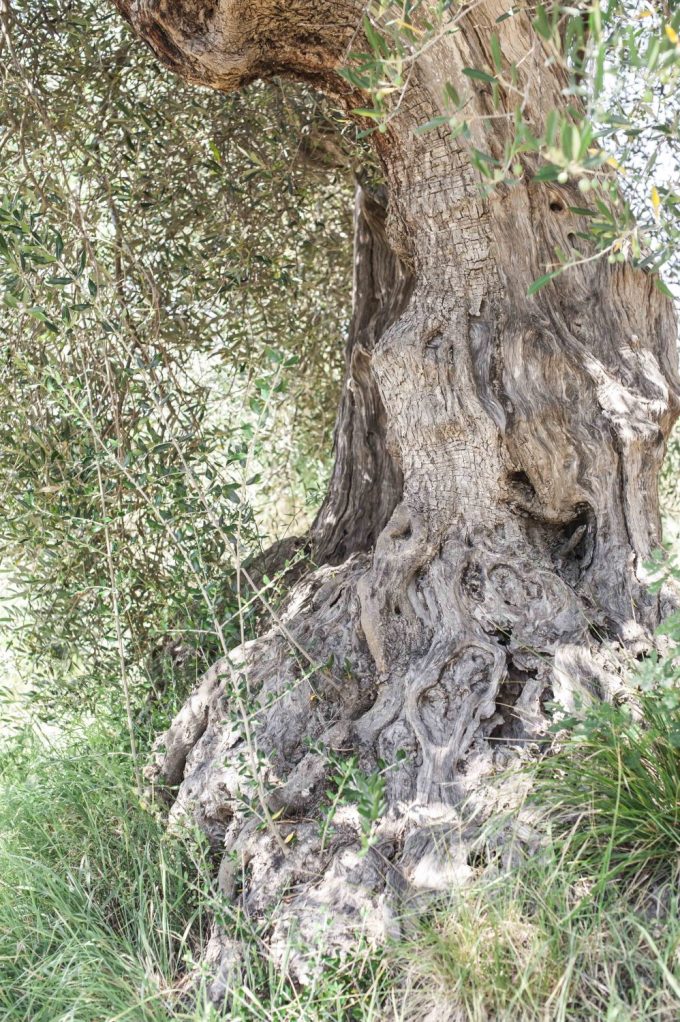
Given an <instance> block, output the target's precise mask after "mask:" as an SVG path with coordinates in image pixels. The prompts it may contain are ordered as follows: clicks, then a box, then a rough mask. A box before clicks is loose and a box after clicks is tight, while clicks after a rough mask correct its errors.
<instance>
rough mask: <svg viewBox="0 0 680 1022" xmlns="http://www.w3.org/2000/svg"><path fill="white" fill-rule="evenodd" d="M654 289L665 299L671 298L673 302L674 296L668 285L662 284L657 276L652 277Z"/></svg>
mask: <svg viewBox="0 0 680 1022" xmlns="http://www.w3.org/2000/svg"><path fill="white" fill-rule="evenodd" d="M654 287H655V288H656V289H657V291H660V292H661V294H662V295H665V296H666V298H672V299H673V300H675V295H674V294H673V292H672V291H671V289H670V288H669V287H668V285H667V284H664V282H663V281H662V279H661V277H659V276H655V277H654Z"/></svg>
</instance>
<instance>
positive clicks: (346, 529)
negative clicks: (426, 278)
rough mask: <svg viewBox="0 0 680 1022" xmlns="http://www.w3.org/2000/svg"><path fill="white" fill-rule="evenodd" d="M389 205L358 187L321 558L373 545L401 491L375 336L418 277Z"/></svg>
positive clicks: (315, 542)
mask: <svg viewBox="0 0 680 1022" xmlns="http://www.w3.org/2000/svg"><path fill="white" fill-rule="evenodd" d="M386 205H387V197H386V193H385V189H384V188H373V189H368V188H364V187H362V186H358V187H357V193H356V203H355V213H354V288H353V301H352V309H353V314H352V321H351V323H350V329H349V336H348V340H347V350H346V366H347V369H346V376H345V382H344V387H343V392H342V398H341V401H340V408H339V410H338V418H337V422H336V427H335V438H334V456H335V463H334V467H333V473H332V475H331V480H330V484H329V487H328V493H327V494H326V498H325V500H324V502H323V504H322V506H321V508H320V509H319V513H318V515H317V516H316V520H315V522H314V524H313V526H312V535H311V539H312V555H313V559H314V561H315V562H316V563H317V564H340V563H341V562H342V561H344V560H345V559H346V558H347V557H348V556H349V555H350V554H353V553H358V552H360V551H366V550H369V549H370V548H371V547H372V546H373V544H374V543H375V541H376V539H377V538H378V535H379V534H380V532H381V531H382V529H383V528H384V526H385V525H386V524H387V521H388V520H389V518H390V515H391V514H392V512H393V511H394V508H395V507H396V505H397V503H398V501H399V500H400V499H401V494H402V488H403V480H402V475H401V469H400V467H399V464H398V451H396V450H394V455H396V457H395V456H393V451H392V450H391V448H390V445H389V444H388V438H387V419H386V416H385V409H384V406H383V403H382V399H381V397H380V392H379V390H378V384H377V381H376V380H375V378H374V376H373V373H372V369H371V358H372V354H373V350H374V348H375V345H376V342H377V341H379V339H380V338H381V337H382V335H383V334H384V333H385V330H386V329H387V328H388V327H389V326H391V325H392V324H393V323H394V322H395V320H396V319H398V317H399V316H400V315H401V313H402V312H403V310H404V307H405V305H406V302H407V301H408V297H409V293H410V291H411V288H412V284H413V282H412V278H411V275H410V273H409V272H408V270H407V269H406V267H405V266H404V265H403V264H402V263H401V262H400V260H399V259H398V258H397V257H396V256H395V255H394V253H393V252H392V249H391V248H390V247H389V245H388V244H387V239H386V237H385V221H386V215H387V208H386Z"/></svg>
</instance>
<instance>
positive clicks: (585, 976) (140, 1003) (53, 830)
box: [0, 696, 680, 1022]
mask: <svg viewBox="0 0 680 1022" xmlns="http://www.w3.org/2000/svg"><path fill="white" fill-rule="evenodd" d="M657 704H658V700H657V698H656V696H655V697H654V698H652V697H645V696H643V697H642V705H641V712H642V720H641V721H640V722H638V723H636V722H635V721H634V720H633V719H632V718H631V716H630V715H629V714H628V712H627V711H623V710H620V711H613V710H611V709H607V710H605V711H597V713H596V716H595V717H594V718H592V719H590V720H589V721H588V723H587V725H585V726H584V725H580V726H578V727H575V729H574V730H573V732H572V735H571V737H570V738H569V740H568V741H567V742H566V745H565V746H564V748H563V749H562V751H561V752H560V753H558V755H557V756H556V757H555V758H554V759H553V760H551V761H550V765H549V767H546V768H545V772H544V774H543V775H542V776H541V777H539V779H538V786H537V790H538V796H537V798H538V803H537V811H538V812H539V813H540V814H542V816H543V819H544V827H543V829H544V830H545V831H546V833H547V832H548V830H549V829H551V830H552V837H551V840H550V841H548V842H546V843H545V845H544V847H543V850H542V851H541V852H540V854H538V855H533V856H532V857H531V858H530V859H528V860H527V861H525V862H523V863H520V864H519V865H518V866H517V867H516V868H514V869H513V870H512V871H510V872H508V871H507V870H500V869H494V868H493V863H488V862H487V865H486V867H485V868H484V869H482V868H480V879H479V880H478V881H477V883H475V884H473V885H471V886H470V887H469V888H468V889H466V890H465V891H464V892H459V893H458V894H456V895H455V896H453V897H452V899H451V900H450V901H449V902H448V903H446V904H440V905H439V906H437V907H436V908H435V909H434V910H433V911H431V912H430V913H429V914H428V915H427V916H426V917H425V918H420V919H418V920H415V921H414V925H413V927H412V932H411V933H410V934H409V938H408V940H407V941H405V942H404V943H402V944H401V945H398V946H392V947H388V948H386V949H384V950H382V951H380V952H371V951H370V950H369V949H366V948H363V949H357V953H356V957H355V959H353V960H352V961H350V962H344V963H339V962H333V961H323V960H322V961H320V963H319V964H320V966H321V968H320V969H319V970H318V979H317V981H316V983H315V984H314V985H313V987H311V988H308V989H305V990H296V989H295V988H294V987H293V986H292V985H291V984H290V983H288V982H287V981H286V980H285V978H281V976H280V975H278V974H277V972H276V971H275V970H274V969H273V968H272V967H271V966H270V965H269V964H268V963H267V962H266V960H262V958H261V956H260V954H259V952H258V948H259V946H260V942H259V941H258V934H257V933H253V932H248V931H247V930H245V929H244V926H243V924H242V922H239V921H238V920H236V919H231V920H227V925H228V926H232V927H233V928H234V932H235V933H236V934H238V935H239V936H241V937H242V938H244V939H245V944H246V947H247V948H248V949H249V953H248V956H247V958H246V962H245V966H244V972H243V975H242V977H241V980H240V982H239V984H238V985H237V986H236V987H235V989H234V996H233V1001H232V1006H231V1009H230V1013H229V1015H228V1017H229V1018H231V1019H244V1020H246V1019H248V1020H250V1019H253V1020H262V1022H265V1020H268V1019H274V1020H281V1022H283V1020H286V1022H298V1020H300V1022H312V1020H314V1022H316V1020H319V1022H321V1020H326V1019H330V1020H335V1019H338V1020H340V1019H342V1020H345V1019H346V1020H362V1022H370V1020H375V1022H388V1020H414V1022H415V1020H420V1019H430V1020H432V1022H435V1020H436V1022H454V1020H460V1022H487V1020H498V1022H500V1020H507V1022H524V1020H527V1022H529V1020H532V1022H533V1020H536V1022H549V1020H562V1019H563V1020H565V1022H576V1020H578V1022H580V1020H583V1022H591V1020H599V1019H601V1020H603V1022H604V1020H606V1022H628V1020H630V1022H633V1020H634V1022H651V1020H658V1022H675V1020H676V1019H677V1018H678V1017H679V1016H680V961H679V955H680V908H679V905H678V894H677V888H676V887H674V882H675V880H676V879H677V858H678V852H679V850H680V820H679V817H678V803H679V800H680V756H679V748H678V747H679V746H680V740H679V737H680V711H679V710H678V708H677V706H676V707H675V708H673V707H672V706H671V707H670V710H669V709H668V708H667V707H666V708H664V712H658V708H657ZM124 745H125V742H124V739H123V738H122V737H121V736H120V735H119V734H116V733H115V731H109V732H107V731H106V730H105V729H104V727H103V726H102V727H99V728H98V729H95V730H93V729H90V730H89V731H87V732H83V731H80V732H79V731H75V732H74V733H73V734H70V735H68V736H62V738H61V740H60V742H59V744H58V746H54V745H52V746H49V745H47V744H46V743H45V741H44V739H43V740H41V739H38V738H36V737H35V736H32V735H29V734H25V735H23V736H22V737H19V738H15V739H13V740H12V741H11V742H10V744H9V745H8V746H7V747H6V750H5V752H4V755H3V758H2V763H1V772H2V784H3V792H4V793H3V797H2V800H1V801H0V834H1V835H2V837H1V838H0V1017H1V1018H2V1019H6V1020H7V1022H67V1020H68V1022H114V1020H115V1022H122V1020H130V1022H146V1020H149V1022H156V1020H164V1022H167V1020H171V1022H180V1020H181V1022H207V1020H209V1019H212V1018H214V1017H215V1016H214V1015H213V1014H212V1013H211V1009H210V1008H209V1007H208V1005H207V1003H206V1002H205V1000H204V998H203V996H202V994H200V993H199V998H198V1003H194V1004H189V1003H188V1002H187V1000H186V998H184V999H183V998H182V996H181V994H182V991H183V990H186V986H187V980H188V977H189V975H190V974H191V972H192V968H193V962H194V960H195V958H196V957H197V955H198V952H199V949H200V947H201V944H202V942H203V941H204V940H205V937H206V927H207V916H206V910H210V909H215V908H218V909H220V906H219V905H218V904H217V903H216V902H215V900H214V895H213V891H212V889H211V886H210V884H211V882H210V879H209V877H210V874H211V871H210V869H209V864H208V863H207V862H206V861H205V858H204V855H203V852H202V851H201V848H200V845H199V844H192V843H191V842H189V843H188V844H183V845H182V846H180V845H179V844H178V843H177V842H176V841H175V840H173V839H172V838H169V837H168V835H167V833H166V831H165V828H164V825H163V820H162V818H161V816H160V814H159V813H156V812H154V810H153V808H150V807H148V806H145V805H144V804H142V803H141V802H140V800H139V798H138V797H137V795H136V792H135V788H134V782H133V771H132V767H131V763H130V758H129V755H128V754H127V753H125V752H121V751H120V750H121V748H124ZM548 772H549V774H550V776H548ZM556 780H558V781H559V783H558V784H555V781H556ZM221 910H222V911H223V910H224V906H221Z"/></svg>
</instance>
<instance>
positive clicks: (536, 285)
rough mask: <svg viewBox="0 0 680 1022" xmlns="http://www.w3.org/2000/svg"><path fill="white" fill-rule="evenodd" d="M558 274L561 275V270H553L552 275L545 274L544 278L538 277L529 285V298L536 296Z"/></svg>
mask: <svg viewBox="0 0 680 1022" xmlns="http://www.w3.org/2000/svg"><path fill="white" fill-rule="evenodd" d="M558 273H560V270H553V272H552V273H544V274H543V276H542V277H538V278H537V279H536V280H534V281H533V282H532V283H531V284H529V287H528V288H527V296H528V295H535V294H536V292H537V291H540V290H541V288H543V287H545V285H546V284H549V283H550V281H551V280H552V279H553V277H556V276H557V275H558Z"/></svg>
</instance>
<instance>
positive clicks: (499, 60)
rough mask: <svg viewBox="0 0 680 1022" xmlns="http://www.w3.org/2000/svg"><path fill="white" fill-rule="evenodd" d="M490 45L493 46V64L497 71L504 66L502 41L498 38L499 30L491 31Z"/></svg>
mask: <svg viewBox="0 0 680 1022" xmlns="http://www.w3.org/2000/svg"><path fill="white" fill-rule="evenodd" d="M489 45H490V46H491V56H492V57H493V66H494V67H495V68H496V70H497V71H500V70H501V69H502V67H503V53H502V51H501V41H500V39H499V38H498V33H497V32H492V33H491V38H490V39H489Z"/></svg>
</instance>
